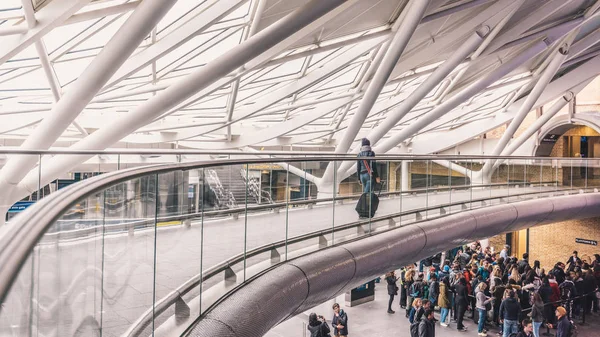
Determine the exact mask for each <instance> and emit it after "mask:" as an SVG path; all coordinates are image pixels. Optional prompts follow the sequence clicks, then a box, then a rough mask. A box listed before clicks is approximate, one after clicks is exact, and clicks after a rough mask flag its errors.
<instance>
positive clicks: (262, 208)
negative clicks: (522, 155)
mask: <svg viewBox="0 0 600 337" xmlns="http://www.w3.org/2000/svg"><path fill="white" fill-rule="evenodd" d="M556 183H557V181H540V182H534V183H528V185H532V184H534V185H548V184H556ZM523 184H524V183H523V182H513V183H493V184H483V185H476V186H477V187H478V188H485V187H495V186H498V187H500V186H511V185H512V186H520V185H523ZM471 187H472V186H471V185H455V186H442V187H432V188H415V189H410V190H405V191H390V192H381V194H380V195H381V196H396V195H401V194H419V193H427V192H440V191H449V190H462V189H469V188H471ZM535 193H537V192H535ZM515 195H519V194H515ZM515 195H513V196H515ZM358 197H360V194H353V195H347V196H339V197H335V198H321V199H311V200H297V201H290V202H288V203H285V202H277V203H272V204H256V205H250V206H247V207H243V208H242V207H240V208H232V209H223V210H214V211H204V212H203V213H187V214H176V215H167V216H162V217H156V218H152V219H141V220H134V221H130V222H126V223H119V224H112V225H106V224H105V225H104V227H105V229H109V230H115V231H119V230H125V229H127V230H130V229H133V228H135V227H137V226H144V225H150V224H154V223H155V222H170V221H185V220H190V219H194V218H197V217H199V216H202V215H203V216H205V217H210V216H229V215H235V214H239V213H244V212H246V210H248V211H249V212H256V211H266V210H275V209H281V208H286V207H289V206H304V205H314V204H317V203H327V202H333V201H345V200H356V199H357V198H358ZM491 199H496V198H491ZM473 201H478V200H477V199H476V200H473ZM434 208H437V207H434ZM408 214H411V213H408ZM77 220H86V219H70V220H66V221H77ZM90 220H93V219H90ZM95 231H96V229H95V228H84V229H75V230H71V231H69V232H70V233H77V234H82V235H83V236H85V235H86V234H88V233H92V232H95ZM54 235H60V236H61V238H69V237H70V236H69V235H68V234H67V235H65V232H62V231H61V232H55V233H52V234H48V235H47V236H49V237H52V236H54Z"/></svg>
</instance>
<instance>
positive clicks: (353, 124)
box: [322, 0, 430, 184]
mask: <svg viewBox="0 0 600 337" xmlns="http://www.w3.org/2000/svg"><path fill="white" fill-rule="evenodd" d="M429 2H430V0H412V1H411V2H410V4H409V6H410V7H409V8H408V12H407V15H406V16H405V18H404V21H403V22H402V24H401V25H400V28H399V29H398V31H397V32H396V33H395V35H394V37H393V39H392V41H391V42H390V46H389V47H388V49H387V52H386V54H385V56H384V57H383V60H382V61H381V65H380V66H379V67H378V68H377V71H376V72H375V75H374V76H373V80H371V83H369V86H368V87H367V91H366V92H365V95H364V96H363V99H362V100H361V102H360V105H359V106H358V109H357V110H356V112H355V113H354V116H353V117H352V120H351V121H350V123H349V124H348V128H347V129H346V131H345V132H344V135H343V137H342V139H341V140H340V142H339V143H338V145H337V146H336V148H335V153H346V152H348V150H349V149H350V146H351V145H352V143H353V142H354V138H355V137H356V135H357V134H358V132H359V131H360V128H361V127H362V125H363V123H364V122H365V119H366V118H367V116H368V115H369V112H370V111H371V109H372V108H373V105H374V104H375V102H376V101H377V97H379V94H380V93H381V90H382V89H383V87H384V86H385V83H386V82H387V81H388V79H389V77H390V75H391V73H392V71H393V70H394V67H395V66H396V64H397V63H398V60H399V59H400V56H401V55H402V52H404V49H405V48H406V46H407V45H408V42H409V41H410V38H411V37H412V35H413V33H414V32H415V30H416V29H417V26H418V25H419V22H421V19H422V18H423V16H424V15H425V10H426V9H427V6H429ZM333 169H334V165H333V163H330V164H329V165H328V166H327V169H326V170H325V173H324V175H323V180H322V183H324V184H328V183H329V184H330V183H332V182H333V173H334V172H333Z"/></svg>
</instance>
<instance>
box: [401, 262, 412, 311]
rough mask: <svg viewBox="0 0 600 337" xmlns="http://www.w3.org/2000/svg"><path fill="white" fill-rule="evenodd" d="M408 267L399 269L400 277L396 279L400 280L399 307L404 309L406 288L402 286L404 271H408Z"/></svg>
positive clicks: (404, 278)
mask: <svg viewBox="0 0 600 337" xmlns="http://www.w3.org/2000/svg"><path fill="white" fill-rule="evenodd" d="M408 270H409V267H404V268H402V270H401V271H400V277H399V278H398V281H400V287H399V288H400V308H401V309H406V288H404V281H405V280H406V273H407V272H408Z"/></svg>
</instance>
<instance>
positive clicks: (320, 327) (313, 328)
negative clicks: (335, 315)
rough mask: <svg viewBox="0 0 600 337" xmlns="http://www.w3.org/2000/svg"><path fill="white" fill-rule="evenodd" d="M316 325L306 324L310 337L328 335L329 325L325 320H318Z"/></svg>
mask: <svg viewBox="0 0 600 337" xmlns="http://www.w3.org/2000/svg"><path fill="white" fill-rule="evenodd" d="M318 323H319V324H317V325H308V326H307V327H306V328H307V329H308V331H310V337H325V336H329V332H330V331H331V330H329V325H327V323H325V322H321V321H319V322H318Z"/></svg>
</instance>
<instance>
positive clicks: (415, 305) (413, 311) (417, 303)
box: [408, 298, 423, 324]
mask: <svg viewBox="0 0 600 337" xmlns="http://www.w3.org/2000/svg"><path fill="white" fill-rule="evenodd" d="M422 306H423V302H422V301H421V299H420V298H415V299H414V301H413V303H412V306H411V308H410V314H409V315H408V321H409V322H410V323H411V324H412V323H414V322H415V317H416V316H417V312H418V311H419V310H421V307H422Z"/></svg>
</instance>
